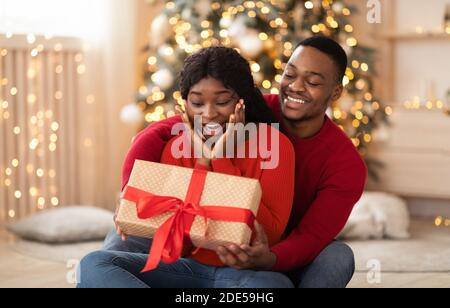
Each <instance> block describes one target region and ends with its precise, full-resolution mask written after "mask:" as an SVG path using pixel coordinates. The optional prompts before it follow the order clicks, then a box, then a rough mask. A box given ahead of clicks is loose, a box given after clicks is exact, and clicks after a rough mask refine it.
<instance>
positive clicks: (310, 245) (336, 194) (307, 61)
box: [78, 37, 367, 288]
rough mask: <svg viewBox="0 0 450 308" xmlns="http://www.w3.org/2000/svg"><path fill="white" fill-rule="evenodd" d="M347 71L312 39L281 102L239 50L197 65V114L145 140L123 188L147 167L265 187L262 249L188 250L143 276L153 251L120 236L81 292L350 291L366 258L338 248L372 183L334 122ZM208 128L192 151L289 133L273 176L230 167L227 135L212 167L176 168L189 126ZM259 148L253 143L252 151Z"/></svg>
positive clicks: (191, 101) (213, 52) (184, 88)
mask: <svg viewBox="0 0 450 308" xmlns="http://www.w3.org/2000/svg"><path fill="white" fill-rule="evenodd" d="M346 67H347V56H346V54H345V52H344V50H343V49H342V48H341V46H340V45H339V44H337V43H336V42H334V41H333V40H331V39H328V38H324V37H312V38H309V39H306V40H304V41H303V42H301V43H300V44H299V45H298V46H297V48H296V49H295V52H294V53H293V55H292V57H291V59H290V60H289V63H288V64H287V66H286V68H285V72H284V74H283V77H282V81H281V89H280V95H267V96H262V95H261V93H260V92H259V90H258V89H256V88H255V86H254V81H253V78H252V75H251V70H250V68H249V64H248V62H247V61H246V60H245V59H243V58H242V57H241V56H240V55H239V54H238V53H237V52H236V51H234V50H233V49H229V48H225V47H212V48H207V49H203V50H201V51H199V52H198V53H196V54H194V55H192V56H190V57H188V58H187V59H186V61H185V64H184V68H183V71H182V73H181V83H180V88H181V94H182V97H183V99H184V100H185V101H186V111H185V113H184V114H183V116H182V117H179V116H177V117H173V118H170V119H168V120H165V121H162V122H158V123H155V124H153V125H152V126H150V127H149V128H147V129H146V130H144V131H143V132H141V133H140V134H139V135H138V136H137V138H136V139H135V141H134V143H133V145H132V147H131V149H130V151H129V153H128V156H127V158H126V161H125V164H124V169H123V179H122V187H125V185H126V184H127V182H128V179H129V176H130V173H131V170H132V168H133V164H134V161H135V160H136V159H140V160H147V161H155V162H162V163H165V164H172V165H177V166H183V167H189V168H200V169H204V170H210V171H214V172H221V173H225V174H231V175H238V176H244V177H249V178H255V179H258V180H259V181H260V183H261V186H262V189H263V197H262V201H261V206H260V210H259V212H258V214H257V217H256V219H257V222H258V224H257V225H256V230H255V236H254V238H253V241H252V243H251V245H249V246H237V245H231V246H228V247H219V248H218V249H217V251H209V250H203V249H202V250H199V251H198V252H196V253H194V254H192V251H193V249H192V247H189V246H186V249H185V250H184V254H183V256H184V257H183V258H182V259H180V260H179V261H178V262H176V263H174V264H163V263H161V264H160V266H159V267H158V268H157V269H156V270H154V271H151V272H146V273H140V271H141V270H142V268H143V267H144V265H145V263H146V260H147V257H148V255H147V254H148V251H149V248H150V246H151V240H148V239H142V238H136V237H131V236H130V237H127V236H126V235H124V234H122V233H121V230H120V229H119V230H117V234H116V232H115V231H114V232H111V233H110V234H109V235H108V237H107V238H106V240H105V247H104V250H102V251H98V252H94V253H91V254H89V255H88V256H86V257H85V258H83V260H82V261H81V263H80V268H79V277H78V278H79V280H78V281H79V285H78V287H81V288H83V287H135V288H148V287H156V288H161V287H162V288H166V287H174V288H228V287H246V288H292V287H299V288H309V287H313V288H314V287H319V288H320V287H334V288H343V287H346V286H347V284H348V283H349V281H350V280H351V278H352V276H353V273H354V256H353V253H352V251H351V249H350V248H349V247H348V246H346V245H345V244H343V243H340V242H337V241H335V240H334V239H335V237H336V236H337V234H338V233H339V232H340V231H341V230H342V229H343V227H344V225H345V223H346V222H347V219H348V217H349V216H350V213H351V211H352V209H353V206H354V205H355V203H356V202H357V201H358V200H359V198H360V197H361V194H362V192H363V189H364V185H365V180H366V174H367V171H366V167H365V165H364V162H363V161H362V159H361V157H360V156H359V154H358V152H357V150H356V149H355V147H354V146H353V144H352V142H351V141H350V140H349V138H348V137H347V136H346V135H345V134H344V132H343V131H342V130H341V129H340V128H339V127H337V126H336V125H335V124H333V123H332V121H331V120H330V119H329V118H328V117H327V116H326V110H327V108H328V107H329V106H330V104H331V103H332V102H333V101H335V100H337V99H339V97H340V96H341V94H342V91H343V86H342V79H343V77H344V74H345V70H346ZM196 116H202V119H203V120H202V124H203V125H204V127H203V128H204V129H203V133H204V134H205V135H206V136H204V138H203V139H202V138H198V134H197V133H196V132H195V130H193V129H192V128H191V136H192V140H191V142H192V144H198V143H200V144H201V143H202V142H206V141H207V140H209V138H214V134H213V133H212V131H213V130H214V129H215V128H217V125H216V123H218V124H220V125H221V126H223V127H225V125H226V124H227V123H230V122H231V123H244V124H245V123H258V124H261V125H270V124H271V123H274V122H278V123H280V126H281V131H282V132H283V133H284V134H282V133H279V132H278V134H279V144H278V147H279V148H278V149H276V150H277V151H278V154H279V161H278V165H277V166H276V168H274V169H263V168H261V161H262V160H264V159H263V158H262V157H260V156H258V157H256V158H229V157H225V158H219V157H222V156H218V155H215V154H217V153H214V152H215V149H216V148H220V149H223V148H224V146H225V144H226V139H227V138H230V135H229V134H227V133H225V134H224V135H223V136H222V137H220V138H217V141H216V144H215V145H214V148H213V150H212V152H213V153H209V154H212V155H203V156H200V157H198V158H189V157H182V158H175V156H176V155H174V153H173V151H172V145H173V144H174V143H175V142H176V141H177V140H179V138H182V136H176V137H174V136H172V134H171V132H172V128H173V126H174V125H177V124H178V123H180V122H183V121H184V122H185V125H186V126H187V127H189V128H190V127H192V126H193V125H194V118H195V117H196ZM268 128H269V130H270V129H272V130H274V128H272V127H271V126H268ZM208 132H209V133H208ZM285 135H286V136H287V137H285ZM254 137H255V136H253V137H248V138H247V139H245V138H244V141H245V143H248V142H249V138H254ZM233 138H234V136H233Z"/></svg>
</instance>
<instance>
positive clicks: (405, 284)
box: [348, 273, 450, 288]
mask: <svg viewBox="0 0 450 308" xmlns="http://www.w3.org/2000/svg"><path fill="white" fill-rule="evenodd" d="M348 287H349V288H450V273H381V282H380V283H379V284H377V283H372V284H370V283H368V279H367V274H366V273H356V274H355V275H354V276H353V279H352V281H351V282H350V285H349V286H348Z"/></svg>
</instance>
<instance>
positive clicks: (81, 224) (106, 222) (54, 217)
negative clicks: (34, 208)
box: [7, 206, 114, 244]
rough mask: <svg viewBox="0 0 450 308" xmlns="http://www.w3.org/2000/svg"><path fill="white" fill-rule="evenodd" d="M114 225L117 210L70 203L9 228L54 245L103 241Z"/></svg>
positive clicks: (14, 231)
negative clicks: (110, 210)
mask: <svg viewBox="0 0 450 308" xmlns="http://www.w3.org/2000/svg"><path fill="white" fill-rule="evenodd" d="M113 227H114V222H113V213H112V212H109V211H106V210H104V209H100V208H95V207H90V206H68V207H62V208H58V209H52V210H48V211H44V212H40V213H38V214H35V215H33V216H30V217H28V218H25V219H23V220H20V221H18V222H16V223H14V224H10V225H8V226H7V229H8V230H9V231H10V232H12V233H14V234H15V235H17V236H19V237H21V238H23V239H27V240H32V241H38V242H43V243H50V244H62V243H75V242H86V241H95V240H103V239H104V238H105V236H106V235H107V233H108V232H109V231H110V230H111V229H112V228H113Z"/></svg>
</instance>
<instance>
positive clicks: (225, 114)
mask: <svg viewBox="0 0 450 308" xmlns="http://www.w3.org/2000/svg"><path fill="white" fill-rule="evenodd" d="M238 102H239V97H238V96H237V94H236V92H234V91H233V90H231V89H227V88H225V86H224V85H223V83H222V82H221V81H219V80H217V79H214V78H204V79H202V80H200V82H198V83H197V84H195V85H194V86H193V87H192V88H191V89H190V91H189V94H188V99H187V105H186V112H187V115H188V117H189V120H190V122H191V124H194V118H195V116H201V125H202V128H203V135H204V136H205V137H206V138H208V137H211V136H213V135H215V134H216V133H217V131H218V129H219V128H221V129H222V132H225V130H226V124H227V123H228V121H229V119H230V115H232V114H233V113H234V111H235V108H236V104H237V103H238Z"/></svg>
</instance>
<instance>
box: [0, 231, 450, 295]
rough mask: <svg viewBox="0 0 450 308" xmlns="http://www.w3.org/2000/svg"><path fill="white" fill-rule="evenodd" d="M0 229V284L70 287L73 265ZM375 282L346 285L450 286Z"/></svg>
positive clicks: (391, 276)
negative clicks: (35, 251) (38, 253)
mask: <svg viewBox="0 0 450 308" xmlns="http://www.w3.org/2000/svg"><path fill="white" fill-rule="evenodd" d="M9 240H10V239H9V238H8V236H6V235H5V234H4V233H3V235H2V234H1V232H0V288H16V287H19V288H73V287H75V284H74V283H73V277H74V267H73V265H69V266H66V264H61V263H55V262H49V261H46V260H39V259H36V258H32V257H28V256H24V255H22V254H19V253H17V252H15V251H13V250H12V249H11V248H9V247H8V244H7V243H8V241H9ZM380 278H381V281H380V283H378V284H370V283H368V279H367V274H366V273H356V274H355V276H354V277H353V280H352V281H351V283H350V285H349V287H350V288H450V273H381V277H380Z"/></svg>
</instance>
